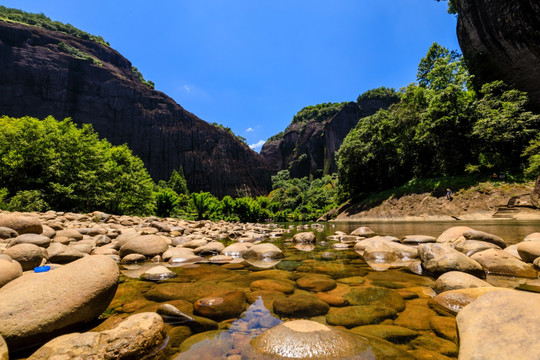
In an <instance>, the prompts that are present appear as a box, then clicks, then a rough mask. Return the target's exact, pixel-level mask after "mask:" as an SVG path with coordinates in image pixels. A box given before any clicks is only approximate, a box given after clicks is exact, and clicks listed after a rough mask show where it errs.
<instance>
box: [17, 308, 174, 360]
mask: <svg viewBox="0 0 540 360" xmlns="http://www.w3.org/2000/svg"><path fill="white" fill-rule="evenodd" d="M166 340H167V333H166V331H165V327H164V324H163V320H162V319H161V317H160V316H159V315H158V314H156V313H151V312H145V313H140V314H136V315H132V316H130V317H128V318H127V319H125V320H124V321H122V322H121V323H120V324H118V325H117V326H116V327H115V328H113V329H111V330H105V331H102V332H87V333H82V334H81V333H72V334H68V335H63V336H60V337H57V338H55V339H53V340H51V341H49V342H48V343H46V344H45V345H43V346H42V347H41V348H39V349H38V350H37V351H36V352H35V353H34V354H32V356H30V357H29V358H28V360H48V359H124V360H128V359H129V360H131V359H143V358H145V357H146V356H149V355H151V354H153V353H155V352H156V351H157V350H158V349H159V348H160V347H161V346H162V345H163V344H164V343H165V341H166Z"/></svg>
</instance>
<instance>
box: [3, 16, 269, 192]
mask: <svg viewBox="0 0 540 360" xmlns="http://www.w3.org/2000/svg"><path fill="white" fill-rule="evenodd" d="M60 42H64V43H65V44H67V45H68V46H69V47H71V48H76V49H78V50H80V51H82V52H84V53H86V54H88V55H90V56H92V57H94V58H96V59H98V60H99V61H100V62H101V65H99V64H98V65H96V64H93V63H92V62H90V61H87V60H83V59H78V58H75V57H74V56H72V55H69V54H67V53H66V52H63V51H62V50H61V49H60V47H59V46H58V45H59V43H60ZM0 64H2V66H0V79H1V81H0V114H1V115H9V116H13V117H21V116H25V115H28V116H33V117H37V118H44V117H46V116H48V115H53V116H54V117H55V118H57V119H64V118H66V117H71V118H72V119H73V121H74V122H76V123H79V124H80V123H90V124H92V125H93V127H94V129H95V130H96V131H97V132H98V134H99V135H100V136H101V137H104V138H107V139H108V140H109V141H110V142H111V143H112V144H115V145H119V144H123V143H127V144H128V146H129V147H130V148H131V149H132V150H133V153H134V154H136V155H138V156H139V157H140V158H141V159H142V160H143V162H144V163H145V165H146V167H147V169H148V170H149V172H150V174H151V175H152V177H153V178H154V180H160V179H168V178H169V176H170V174H171V172H172V170H173V169H178V168H179V167H180V166H182V167H183V169H184V173H185V176H186V180H187V182H188V186H189V189H190V190H191V191H195V192H198V191H200V190H204V191H210V192H212V193H213V194H215V195H218V196H223V195H227V194H229V195H236V192H237V189H240V188H242V189H248V190H249V191H250V192H251V193H252V194H253V195H256V194H263V193H266V192H267V191H268V190H269V189H270V171H269V170H268V168H267V165H266V163H265V161H264V160H263V159H262V157H260V156H259V155H258V154H257V153H255V152H254V151H252V150H251V149H249V147H248V146H247V145H246V144H243V143H242V142H240V141H239V140H237V139H236V137H234V136H233V135H231V134H229V133H227V132H226V131H224V130H221V129H218V128H216V127H214V126H212V125H210V124H208V123H206V122H204V121H202V120H200V119H199V118H197V117H196V116H195V115H193V114H191V113H189V112H188V111H186V110H184V109H183V108H182V107H181V106H180V105H178V104H177V103H175V102H174V100H172V99H171V98H169V97H168V96H167V95H165V94H164V93H162V92H159V91H155V90H153V89H151V88H150V87H149V86H147V85H145V84H143V83H142V82H141V81H140V80H139V79H138V78H137V77H136V76H135V74H134V73H133V71H132V69H131V63H130V62H129V61H128V60H127V59H125V58H124V57H122V56H121V55H120V54H119V53H118V52H116V51H115V50H113V49H111V48H109V47H106V46H102V45H100V44H97V43H95V42H92V41H87V40H82V39H79V38H75V37H71V36H69V35H65V34H62V33H57V32H52V31H48V30H44V29H39V28H35V27H31V26H26V25H21V24H14V23H6V22H3V21H0Z"/></svg>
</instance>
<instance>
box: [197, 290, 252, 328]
mask: <svg viewBox="0 0 540 360" xmlns="http://www.w3.org/2000/svg"><path fill="white" fill-rule="evenodd" d="M245 305H246V295H245V294H244V292H243V291H234V290H233V291H227V292H224V293H221V294H216V295H213V296H209V297H205V298H203V299H199V300H197V301H196V302H195V303H194V304H193V309H194V313H195V314H197V315H200V316H204V317H206V318H209V319H212V320H218V321H220V320H226V319H231V318H236V317H238V316H240V314H241V313H242V311H244V308H245Z"/></svg>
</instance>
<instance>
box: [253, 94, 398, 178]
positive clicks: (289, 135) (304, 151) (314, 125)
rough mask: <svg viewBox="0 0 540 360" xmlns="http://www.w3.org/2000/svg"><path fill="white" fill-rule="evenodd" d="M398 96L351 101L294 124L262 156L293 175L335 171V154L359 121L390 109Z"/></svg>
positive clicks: (275, 169)
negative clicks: (325, 116)
mask: <svg viewBox="0 0 540 360" xmlns="http://www.w3.org/2000/svg"><path fill="white" fill-rule="evenodd" d="M396 101H397V98H372V99H363V100H360V102H358V103H356V102H349V103H347V104H346V105H345V106H343V108H342V109H341V110H340V111H338V113H337V114H335V115H334V116H333V117H330V118H328V119H325V120H324V121H322V122H321V121H315V120H310V121H308V122H307V123H306V124H300V123H292V124H290V125H289V126H288V127H287V129H285V132H284V133H285V134H284V136H283V139H280V140H273V141H268V142H266V143H265V144H264V145H263V148H262V150H261V155H262V156H263V157H264V159H265V160H266V161H267V162H268V164H269V165H270V168H271V169H272V171H273V172H278V171H280V170H286V169H288V170H289V171H290V175H291V177H304V176H309V175H315V176H316V177H318V176H321V175H327V174H332V173H334V172H336V171H337V165H336V161H335V158H334V156H335V153H336V151H338V150H339V147H340V146H341V144H342V143H343V139H345V136H347V134H348V133H349V132H350V131H351V129H352V128H353V127H355V126H356V124H357V123H358V120H360V119H361V118H363V117H366V116H370V115H373V114H374V113H375V112H377V111H378V110H379V109H381V108H382V109H387V108H388V107H389V106H390V105H391V104H393V103H394V102H396Z"/></svg>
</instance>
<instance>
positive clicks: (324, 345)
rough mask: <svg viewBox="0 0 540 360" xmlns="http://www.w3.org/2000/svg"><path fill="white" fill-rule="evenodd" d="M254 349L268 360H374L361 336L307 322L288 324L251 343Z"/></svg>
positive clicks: (274, 328)
mask: <svg viewBox="0 0 540 360" xmlns="http://www.w3.org/2000/svg"><path fill="white" fill-rule="evenodd" d="M251 345H252V346H253V348H254V350H255V351H256V352H258V353H260V354H264V355H266V356H269V357H271V358H272V359H325V360H338V359H358V360H362V359H374V358H375V355H374V354H373V352H372V350H371V346H370V344H369V342H368V340H366V339H365V338H364V337H362V336H359V335H356V334H353V333H350V332H346V331H343V330H338V329H333V328H331V327H329V326H326V325H323V324H319V323H317V322H314V321H310V320H295V321H288V322H286V323H283V324H281V325H278V326H276V327H273V328H271V329H269V330H267V331H265V332H263V333H262V334H261V335H259V336H257V337H256V338H254V339H253V340H251Z"/></svg>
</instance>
